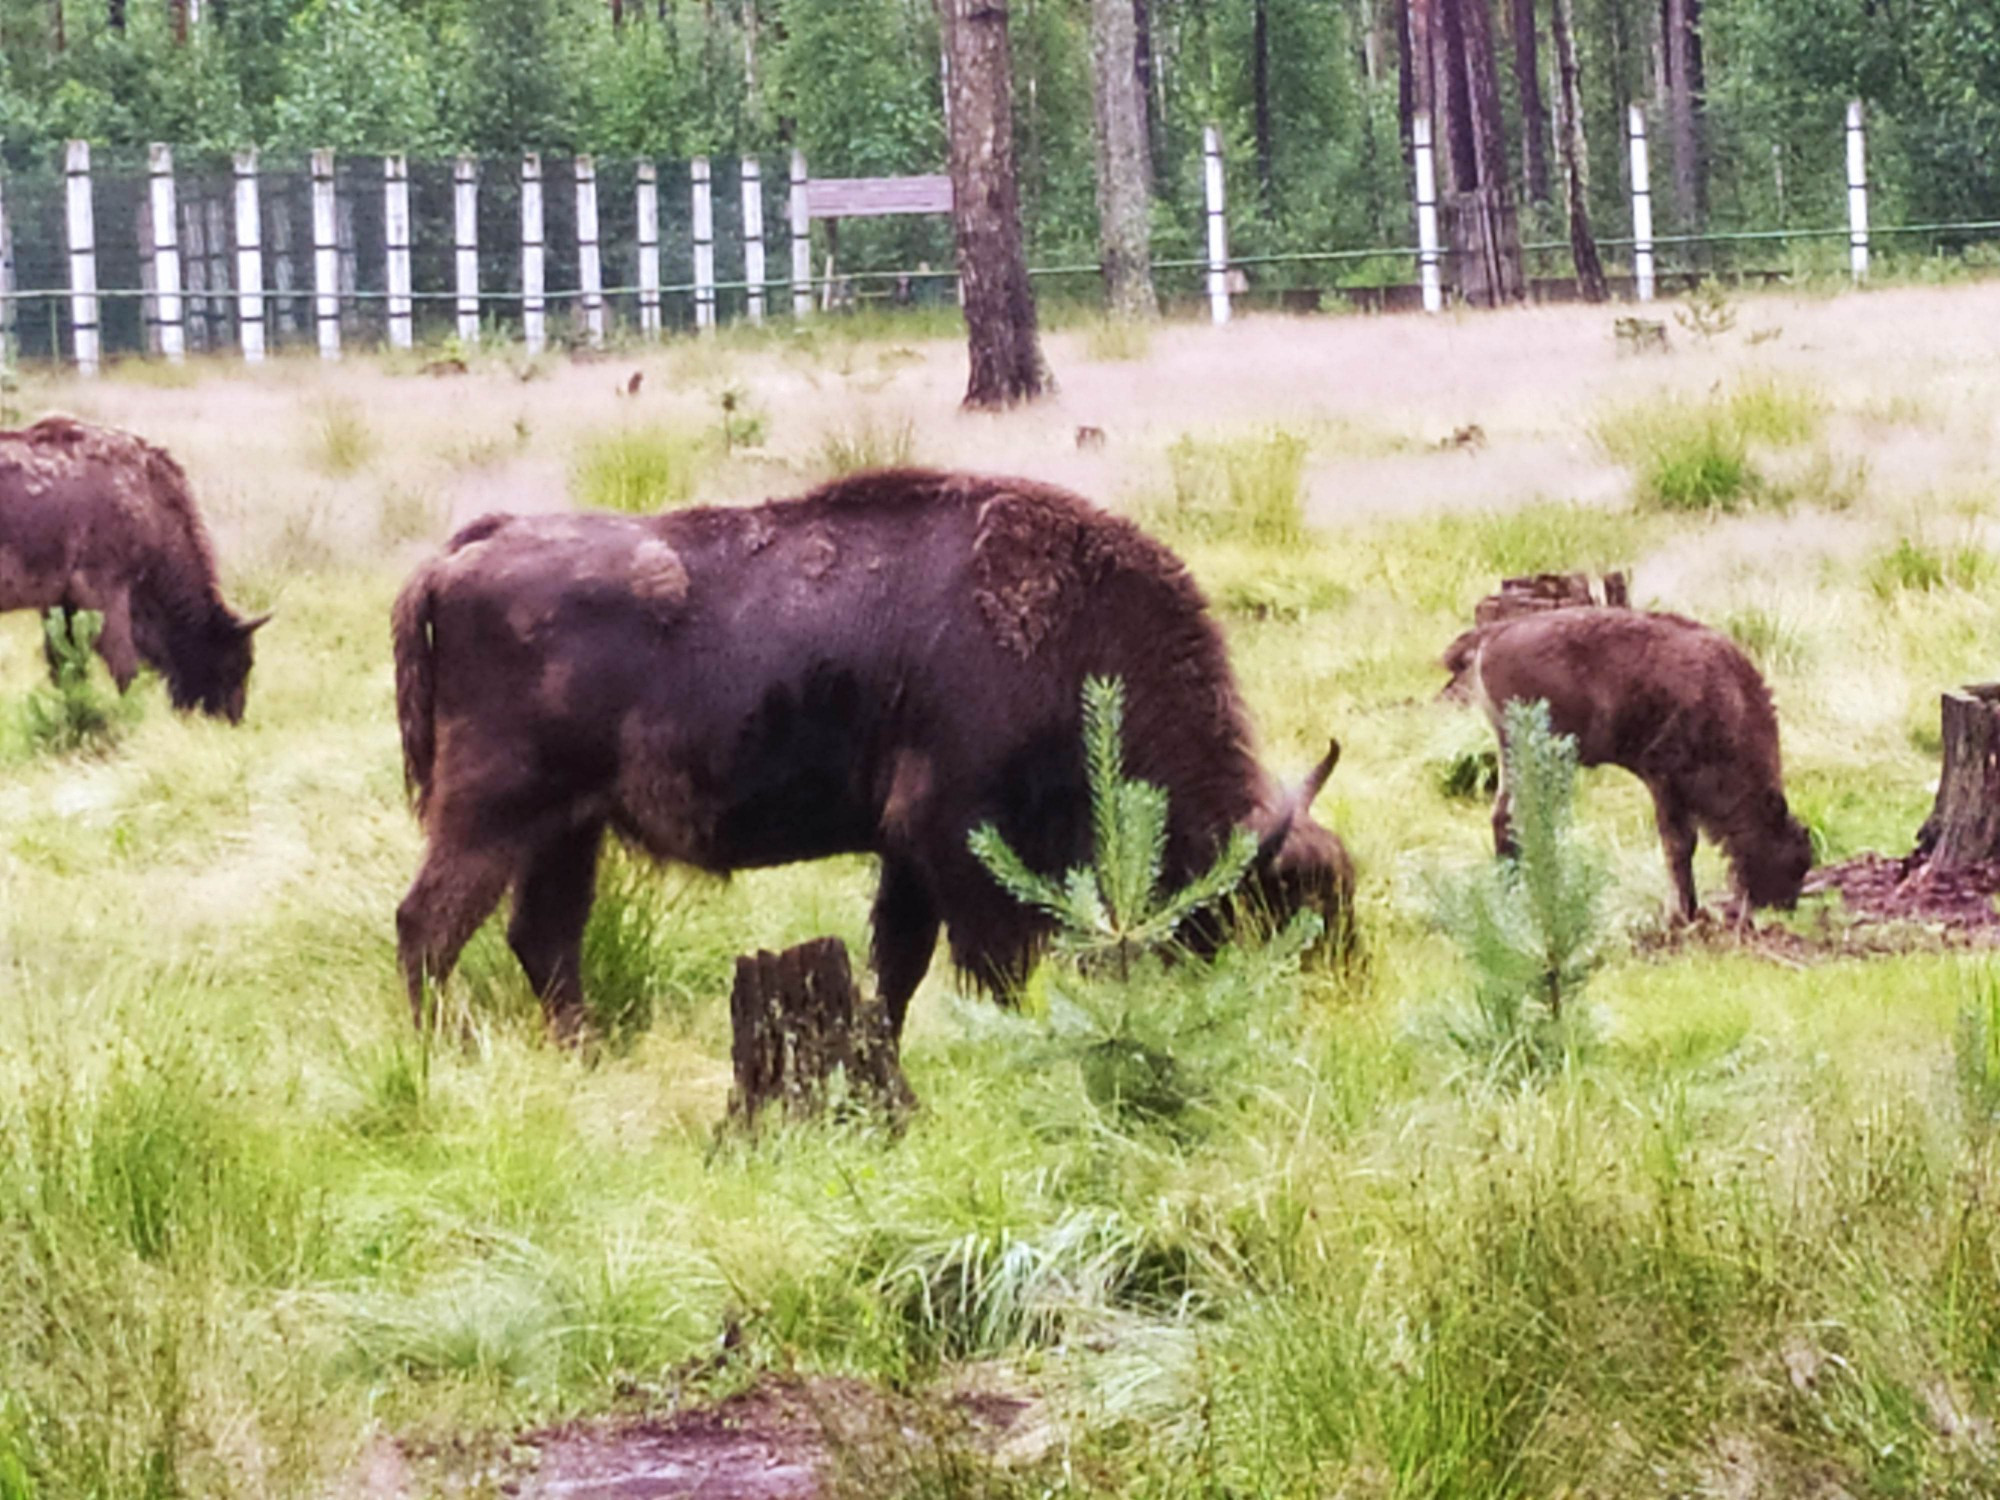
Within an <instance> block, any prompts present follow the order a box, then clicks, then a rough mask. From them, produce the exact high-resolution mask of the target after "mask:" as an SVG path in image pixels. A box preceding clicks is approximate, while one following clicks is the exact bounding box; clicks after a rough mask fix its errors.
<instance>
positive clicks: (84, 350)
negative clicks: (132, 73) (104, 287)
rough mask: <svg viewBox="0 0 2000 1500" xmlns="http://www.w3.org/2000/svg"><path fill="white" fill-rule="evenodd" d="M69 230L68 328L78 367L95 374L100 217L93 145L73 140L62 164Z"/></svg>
mask: <svg viewBox="0 0 2000 1500" xmlns="http://www.w3.org/2000/svg"><path fill="white" fill-rule="evenodd" d="M63 178H64V189H65V199H66V201H65V203H64V208H65V209H66V210H67V213H66V217H67V219H68V229H69V326H70V332H71V334H72V335H73V337H74V341H75V352H76V368H77V372H78V373H79V374H82V375H95V374H96V373H97V368H98V363H99V359H98V356H99V352H100V350H101V349H102V347H103V346H102V342H101V340H100V338H99V336H98V327H97V216H96V213H95V212H94V211H93V209H92V206H91V199H90V142H89V141H71V142H70V143H69V146H68V148H67V152H66V155H65V157H64V161H63Z"/></svg>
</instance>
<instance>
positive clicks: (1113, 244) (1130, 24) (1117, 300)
mask: <svg viewBox="0 0 2000 1500" xmlns="http://www.w3.org/2000/svg"><path fill="white" fill-rule="evenodd" d="M1137 30H1138V28H1137V25H1136V21H1135V17H1134V12H1133V8H1132V3H1131V0H1091V5H1090V68H1091V77H1092V81H1093V84H1094V89H1093V93H1094V95H1095V100H1096V106H1097V109H1096V122H1097V226H1098V253H1099V255H1100V257H1101V258H1102V260H1103V263H1104V296H1105V303H1106V306H1107V307H1108V308H1109V309H1110V311H1111V314H1112V316H1114V317H1118V318H1149V317H1152V316H1153V315H1154V314H1156V313H1157V312H1158V311H1159V303H1158V301H1157V300H1156V298H1155V297H1154V294H1153V238H1152V218H1151V205H1150V204H1149V202H1148V199H1147V192H1146V184H1147V183H1148V182H1149V181H1150V180H1151V176H1152V173H1151V171H1150V169H1149V167H1148V164H1147V151H1146V123H1145V122H1146V116H1145V103H1144V98H1143V96H1142V95H1141V94H1140V92H1139V70H1138V68H1137V66H1136V64H1135V57H1136V53H1137V51H1138V35H1137Z"/></svg>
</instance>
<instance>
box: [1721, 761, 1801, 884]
mask: <svg viewBox="0 0 2000 1500" xmlns="http://www.w3.org/2000/svg"><path fill="white" fill-rule="evenodd" d="M1745 824H1746V826H1745V827H1743V828H1742V829H1740V830H1738V831H1737V832H1736V836H1735V837H1734V838H1732V839H1730V840H1729V841H1728V846H1729V860H1730V864H1731V866H1732V867H1733V868H1734V870H1735V873H1736V882H1737V884H1738V885H1739V886H1741V887H1742V890H1743V895H1744V897H1745V898H1746V899H1747V900H1748V901H1749V902H1750V904H1751V905H1752V906H1775V907H1779V908H1781V909H1783V910H1785V911H1790V910H1791V909H1792V908H1793V907H1794V906H1796V905H1798V900H1799V890H1800V888H1801V887H1802V886H1804V884H1805V880H1806V872H1807V871H1808V870H1810V869H1811V868H1812V865H1813V847H1812V835H1811V834H1810V833H1808V832H1807V831H1806V827H1805V825H1804V824H1803V823H1801V822H1800V821H1799V820H1798V819H1797V818H1795V817H1793V816H1792V812H1791V809H1790V808H1789V807H1788V806H1786V804H1785V794H1784V793H1783V792H1780V791H1778V790H1776V789H1775V788H1773V789H1771V790H1769V791H1764V792H1759V793H1756V794H1754V795H1753V797H1752V799H1751V803H1750V806H1749V807H1748V809H1747V810H1746V814H1745Z"/></svg>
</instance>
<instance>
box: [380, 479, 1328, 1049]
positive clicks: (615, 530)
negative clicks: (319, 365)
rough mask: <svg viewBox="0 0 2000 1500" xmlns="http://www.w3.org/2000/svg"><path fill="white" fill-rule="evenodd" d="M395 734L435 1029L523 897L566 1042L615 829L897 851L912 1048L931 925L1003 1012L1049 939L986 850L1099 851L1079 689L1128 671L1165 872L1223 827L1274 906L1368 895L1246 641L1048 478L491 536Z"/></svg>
mask: <svg viewBox="0 0 2000 1500" xmlns="http://www.w3.org/2000/svg"><path fill="white" fill-rule="evenodd" d="M394 634H395V652H396V709H397V716H398V719H399V720H400V723H401V729H402V738H403V758H404V765H405V769H406V771H407V773H408V776H409V780H410V783H411V785H412V787H413V788H414V789H415V791H416V795H417V805H418V809H419V813H420V816H421V817H422V819H423V824H424V832H425V836H426V840H427V844H426V849H425V853H424V861H423V867H422V869H421V870H420V871H419V872H418V875H417V879H416V883H415V884H414V885H413V886H412V887H411V889H410V892H409V894H408V896H407V897H406V898H405V899H404V901H403V903H402V906H401V908H400V909H399V911H398V913H397V927H398V937H399V948H400V952H401V957H402V965H403V970H404V974H405V977H406V980H407V983H408V985H409V990H410V999H411V1004H412V1006H413V1007H415V1006H416V1005H417V1003H418V1001H419V1000H420V997H421V995H422V987H423V985H424V983H425V982H426V980H435V981H442V980H443V978H444V977H445V975H446V974H447V973H448V972H449V971H450V969H451V967H452V964H453V962H454V961H455V959H456V958H457V956H458V953H459V950H460V949H461V948H462V947H463V946H464V944H465V942H466V939H467V938H468V937H470V936H471V934H472V932H473V930H474V929H475V928H476V927H478V925H479V924H480V922H481V921H483V920H484V919H485V917H486V915H487V914H488V913H489V912H490V911H491V910H492V909H493V908H494V906H495V905H496V904H497V903H498V902H499V900H500V898H501V896H502V895H503V894H504V893H505V892H507V891H508V890H510V889H511V890H512V892H513V897H514V911H513V919H512V923H511V925H510V927H509V929H508V936H509V940H510V941H511V943H512V945H513V948H514V952H515V955H516V956H517V957H518V958H519V959H520V961H521V965H522V967H523V968H524V969H525V970H526V971H527V974H528V978H529V981H530V983H532V984H533V986H534V988H535V990H536V991H537V993H538V994H540V995H541V997H542V999H543V1003H544V1005H545V1007H546V1009H547V1012H548V1015H549V1018H550V1020H551V1022H552V1024H553V1025H554V1027H555V1029H556V1030H557V1031H558V1032H559V1033H563V1032H568V1031H572V1030H574V1029H575V1028H576V1027H577V1025H578V1024H579V1022H580V1020H581V1014H582V1011H581V1003H582V991H581V986H580V977H579V972H578V964H579V954H580V945H581V939H582V935H583V929H584V923H585V919H586V918H587V916H588V914H589V911H590V905H591V899H592V894H593V875H594V871H595V868H596V861H597V854H598V849H599V846H600V844H601V842H602V840H603V838H604V835H605V833H606V832H607V831H609V832H613V833H616V834H617V835H619V836H620V837H621V838H623V839H625V840H626V841H627V842H628V843H630V844H632V845H634V846H636V847H638V848H640V849H643V850H645V851H646V852H648V853H649V854H651V855H652V856H654V857H655V858H658V859H661V860H671V861H678V862H681V863H684V864H688V865H693V866H695V867H697V868H699V869H703V870H710V871H715V872H727V871H731V870H742V869H753V868H756V867H758V866H764V865H778V864H788V863H791V862H793V861H797V860H807V859H820V858H824V857H826V856H828V855H834V854H849V853H872V854H875V855H878V856H880V858H881V865H882V873H881V884H880V886H879V888H878V889H877V892H876V896H875V910H874V929H875V936H874V964H875V969H876V973H877V977H878V982H879V986H880V990H881V995H882V999H883V1001H884V1003H885V1005H886V1007H887V1009H888V1012H889V1015H890V1017H891V1019H892V1022H893V1024H894V1025H895V1027H896V1028H897V1030H898V1031H900V1029H901V1026H902V1021H903V1013H904V1010H905V1007H906V1006H907V1005H908V1003H909V1000H910V995H911V993H912V992H913V991H914V990H915V989H916V987H917V984H918V981H920V980H921V979H922V978H923V976H924V972H925V971H926V970H927V969H928V968H929V966H930V963H931V958H932V953H933V950H934V949H935V947H936V945H937V939H938V932H939V928H940V926H942V927H943V928H944V930H945V931H946V933H947V934H948V936H949V939H950V943H951V952H952V956H953V958H954V959H955V960H956V961H957V963H958V964H959V966H960V967H961V968H962V970H963V971H964V972H966V973H968V974H969V975H971V976H972V977H973V978H974V979H976V980H978V981H979V982H981V983H983V984H985V985H986V986H988V987H989V988H993V989H996V990H1002V991H1004V990H1005V989H1007V988H1008V987H1009V986H1011V985H1012V984H1014V983H1015V982H1017V981H1018V980H1019V979H1020V978H1022V977H1023V975H1024V974H1025V971H1026V968H1027V965H1028V963H1029V962H1030V960H1031V958H1032V955H1033V953H1034V951H1035V948H1036V946H1037V944H1038V943H1039V942H1040V941H1041V940H1042V938H1043V937H1044V936H1045V935H1046V933H1047V921H1046V919H1045V918H1043V917H1041V916H1039V915H1038V914H1036V913H1034V912H1032V911H1030V910H1028V909H1027V908H1025V907H1023V906H1021V905H1019V904H1018V903H1017V902H1016V901H1015V900H1014V899H1013V898H1012V897H1010V896H1009V895H1008V894H1007V893H1006V892H1005V891H1004V890H1002V889H1001V888H1000V886H999V885H998V884H997V883H995V881H994V880H993V878H992V877H991V876H990V875H989V874H988V873H987V872H986V870H985V869H984V868H983V867H981V866H980V865H979V863H978V862H977V861H976V860H975V859H974V858H973V856H972V854H971V852H970V850H969V849H968V848H967V844H966V839H967V836H968V834H969V833H970V831H971V830H972V829H974V828H977V827H978V826H979V825H981V824H982V823H992V824H994V825H995V826H996V827H997V828H998V829H999V831H1000V832H1001V834H1002V835H1003V836H1005V838H1006V839H1007V841H1008V842H1009V843H1010V844H1011V845H1012V846H1013V848H1014V849H1015V850H1016V851H1017V852H1018V853H1019V854H1020V855H1021V856H1022V857H1023V858H1024V859H1025V860H1026V861H1027V862H1028V864H1029V865H1030V866H1031V867H1032V868H1034V869H1036V870H1039V871H1043V872H1047V873H1060V872H1061V871H1063V870H1065V869H1067V868H1069V867H1071V866H1074V865H1078V864H1083V863H1086V862H1088V860H1089V858H1090V843H1091V837H1090V835H1091V821H1090V796H1089V790H1088V786H1087V783H1086V778H1085V773H1084V766H1083V755H1082V746H1081V732H1082V731H1081V694H1082V686H1083V681H1084V678H1085V677H1086V676H1089V675H1093V674H1096V675H1104V676H1113V677H1119V678H1122V679H1123V680H1124V683H1125V695H1126V718H1125V733H1126V762H1127V765H1128V767H1129V771H1130V774H1131V775H1133V776H1135V777H1138V778H1141V779H1144V780H1147V781H1151V782H1153V783H1155V784H1156V785H1158V786H1161V787H1163V788H1165V789H1166V791H1167V792H1168V794H1169V797H1170V825H1169V829H1168V836H1167V848H1166V856H1165V861H1164V865H1165V869H1164V874H1165V878H1166V879H1168V880H1169V881H1175V882H1180V881H1185V880H1187V879H1188V878H1190V877H1191V876H1193V875H1194V874H1196V873H1198V872H1199V871H1201V870H1203V869H1205V868H1206V867H1207V865H1208V864H1209V863H1210V861H1212V860H1213V858H1214V856H1215V854H1216V853H1217V851H1218V849H1219V848H1220V847H1221V845H1222V844H1223V843H1224V842H1225V841H1226V840H1227V839H1228V837H1229V836H1230V833H1231V830H1232V829H1234V828H1236V827H1238V826H1239V825H1241V826H1247V827H1249V828H1251V829H1253V830H1255V831H1256V833H1257V834H1258V835H1259V838H1260V847H1259V849H1258V854H1257V861H1256V864H1255V865H1254V867H1253V870H1252V875H1251V880H1250V883H1251V887H1252V891H1251V894H1252V896H1253V897H1255V898H1258V899H1259V900H1260V901H1261V903H1262V904H1264V905H1266V906H1267V907H1269V908H1271V909H1273V910H1274V911H1276V912H1278V913H1280V914H1282V913H1287V912H1290V911H1293V910H1296V909H1298V908H1299V907H1300V906H1308V905H1309V906H1313V907H1316V908H1318V909H1319V910H1320V911H1321V912H1322V913H1323V914H1324V915H1325V916H1326V918H1327V926H1328V931H1329V932H1330V933H1336V934H1340V933H1344V932H1345V930H1346V916H1347V905H1348V901H1349V897H1350V894H1351V890H1352V882H1353V876H1352V870H1351V867H1350V866H1349V864H1348V861H1347V855H1346V851H1345V850H1344V849H1343V848H1342V847H1341V844H1340V841H1339V840H1338V839H1337V838H1335V837H1334V836H1333V835H1332V834H1331V833H1329V832H1327V831H1326V830H1325V829H1324V828H1322V827H1320V826H1319V825H1318V824H1316V823H1314V822H1313V821H1312V819H1311V817H1310V816H1309V815H1308V809H1309V807H1310V804H1311V801H1312V797H1313V794H1314V793H1315V792H1317V791H1318V789H1319V783H1320V782H1321V781H1322V780H1324V777H1325V773H1326V771H1328V770H1330V769H1331V757H1329V760H1328V761H1327V762H1326V763H1324V764H1323V766H1322V767H1321V769H1320V770H1319V771H1318V772H1316V773H1315V774H1314V775H1313V776H1312V777H1309V778H1308V779H1307V782H1306V783H1305V784H1304V785H1302V786H1301V787H1299V788H1297V789H1295V790H1287V789H1285V788H1282V787H1280V786H1279V785H1278V784H1277V783H1276V782H1275V781H1273V780H1272V779H1271V778H1270V777H1269V776H1267V775H1266V774H1265V773H1264V771H1263V770H1262V769H1261V768H1260V767H1259V765H1258V764H1257V761H1256V758H1255V756H1254V754H1253V751H1252V743H1251V736H1250V728H1249V724H1248V721H1247V719H1246V717H1245V714H1244V710H1243V703H1242V699H1241V697H1240V696H1239V695H1238V692H1237V688H1236V682H1235V679H1234V677H1233V676H1232V674H1231V672H1230V669H1229V663H1228V660H1227V657H1226V656H1225V654H1224V651H1223V644H1222V636H1221V634H1220V632H1219V631H1218V630H1217V629H1216V627H1215V624H1214V622H1213V621H1212V620H1210V618H1209V617H1208V614H1207V611H1206V607H1205V605H1204V603H1203V600H1202V596H1201V594H1200V592H1199V591H1198V590H1197V589H1196V587H1195V584H1194V581H1193V579H1191V578H1190V577H1189V576H1188V572H1187V569H1186V568H1185V567H1183V566H1182V564H1181V562H1180V561H1179V559H1177V558H1176V557H1174V556H1173V554H1172V553H1170V552H1168V551H1167V550H1166V549H1165V548H1164V547H1162V546H1160V545H1159V544H1158V543H1157V542H1154V541H1153V540H1151V539H1150V538H1148V537H1146V536H1145V535H1144V534H1142V533H1141V532H1140V531H1138V530H1137V529H1136V528H1135V527H1133V526H1131V525H1130V524H1128V523H1127V522H1125V521H1122V520H1119V519H1117V518H1116V517H1113V516H1109V515H1106V514H1104V513H1103V512H1101V511H1099V510H1097V509H1095V508H1094V507H1092V506H1091V505H1089V504H1088V503H1087V502H1085V501H1083V500H1082V499H1079V498H1078V497H1076V496H1074V495H1071V494H1068V493H1066V492H1064V491H1061V490H1057V489H1052V488H1050V487H1048V486H1046V485H1040V484H1034V483H1030V482H1028V481H1024V480H1005V479H985V478H977V477H972V476H966V475H958V474H945V473H932V472H927V471H916V470H900V471H889V472H882V473H874V474H864V475H859V476H856V477H854V478H851V479H845V480H841V481H839V482H836V483H834V484H830V485H827V486H825V487H823V488H821V489H819V490H816V491H814V492H813V493H811V494H809V495H806V496H804V497H802V498H799V499H792V500H774V501H770V502H767V503H766V504H763V505H758V506H751V507H745V508H720V507H698V508H694V509H689V510H680V511H674V512H671V513H668V514H665V515H659V516H654V517H650V518H647V519H643V520H635V519H626V518H622V517H616V516H606V515H589V516H543V517H530V516H498V515H496V516H488V517H485V518H484V519H482V520H478V521H474V522H473V523H471V524H470V525H469V526H467V527H465V528H464V529H463V530H462V531H460V532H459V533H458V535H457V536H455V537H454V538H453V539H452V540H451V541H450V542H449V543H448V544H447V545H446V547H445V549H444V552H443V553H442V554H441V555H440V556H438V557H437V558H435V559H433V560H431V561H430V562H427V563H425V564H423V565H422V566H421V567H420V568H419V569H418V570H417V572H416V574H415V575H414V576H413V577H412V578H411V579H410V581H409V583H408V584H407V585H406V586H405V587H404V589H403V591H402V593H401V595H400V596H399V597H398V599H397V601H396V606H395V617H394Z"/></svg>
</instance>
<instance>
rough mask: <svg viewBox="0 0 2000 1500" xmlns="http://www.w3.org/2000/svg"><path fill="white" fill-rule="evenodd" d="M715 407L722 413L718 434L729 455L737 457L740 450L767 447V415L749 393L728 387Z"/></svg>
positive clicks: (741, 388)
mask: <svg viewBox="0 0 2000 1500" xmlns="http://www.w3.org/2000/svg"><path fill="white" fill-rule="evenodd" d="M715 403H716V406H717V407H718V408H720V411H721V419H720V420H719V421H718V422H717V424H716V432H717V435H718V436H719V437H721V439H722V451H723V452H724V453H725V454H728V453H734V452H735V451H736V450H737V449H738V448H759V447H762V446H763V443H764V427H765V423H764V414H763V413H762V412H761V411H758V410H757V409H756V408H755V407H753V406H752V405H751V404H750V398H749V393H748V392H746V391H745V390H744V389H743V387H741V386H739V385H728V386H724V387H723V388H722V390H721V392H720V393H719V394H718V395H717V396H716V398H715Z"/></svg>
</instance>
